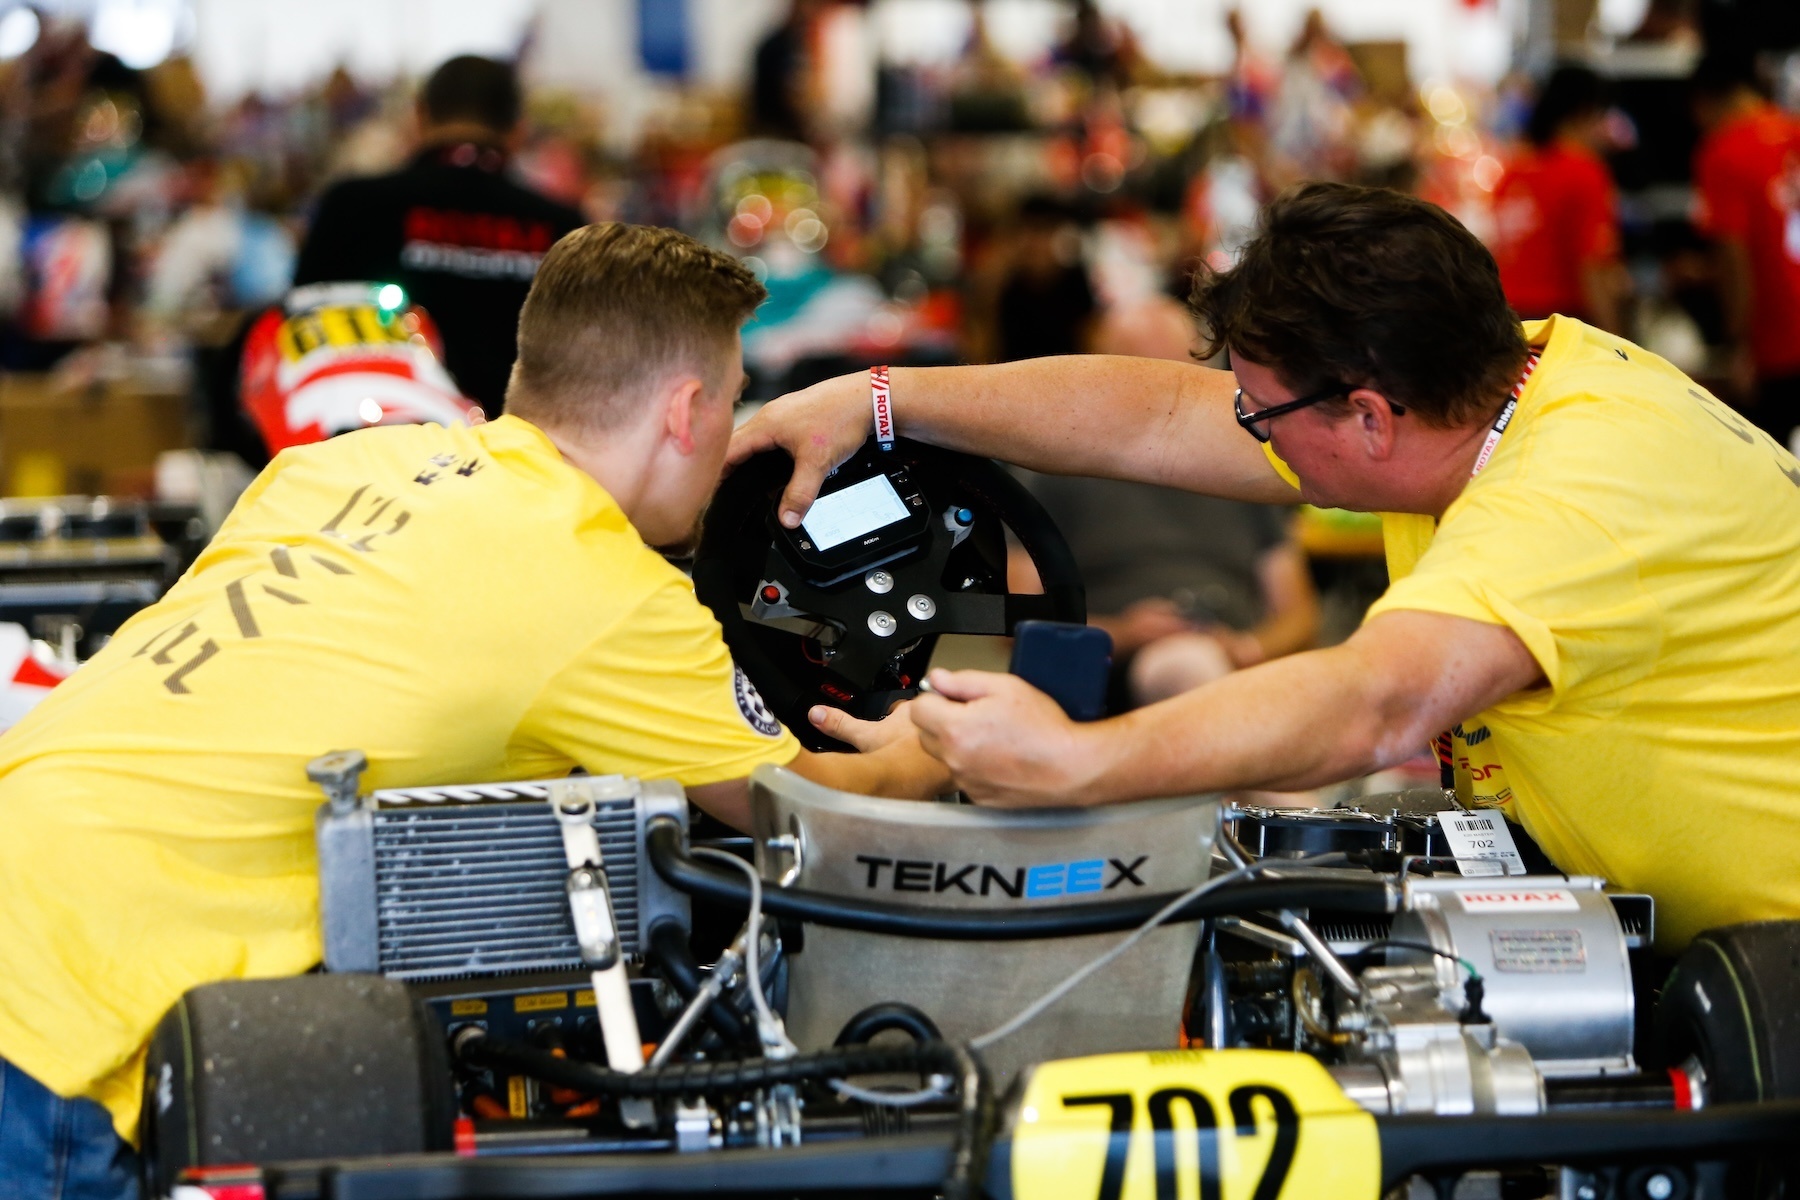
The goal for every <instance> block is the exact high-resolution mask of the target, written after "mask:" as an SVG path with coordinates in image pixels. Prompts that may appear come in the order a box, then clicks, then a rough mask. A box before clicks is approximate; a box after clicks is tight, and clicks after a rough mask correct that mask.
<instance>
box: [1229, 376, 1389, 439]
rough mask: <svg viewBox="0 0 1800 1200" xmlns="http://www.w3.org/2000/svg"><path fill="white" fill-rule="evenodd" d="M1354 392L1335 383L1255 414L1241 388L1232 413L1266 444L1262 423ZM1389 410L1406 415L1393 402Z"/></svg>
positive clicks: (1232, 405)
mask: <svg viewBox="0 0 1800 1200" xmlns="http://www.w3.org/2000/svg"><path fill="white" fill-rule="evenodd" d="M1352 390H1353V389H1352V388H1351V387H1349V386H1348V385H1346V384H1342V383H1334V384H1332V385H1331V386H1330V387H1328V388H1326V389H1325V390H1324V391H1319V392H1314V393H1313V394H1312V395H1310V396H1302V397H1300V398H1299V399H1298V400H1290V401H1288V402H1287V403H1286V404H1277V405H1276V406H1275V407H1273V408H1259V409H1257V410H1256V411H1255V412H1245V411H1244V389H1243V388H1239V389H1238V390H1237V397H1236V399H1234V400H1233V401H1232V404H1231V407H1232V411H1234V412H1235V413H1237V423H1238V424H1239V425H1240V426H1242V427H1243V430H1244V432H1245V433H1248V434H1249V435H1250V436H1251V437H1253V438H1255V439H1256V440H1257V441H1259V442H1266V441H1268V440H1269V431H1268V430H1267V429H1264V428H1263V427H1262V422H1264V421H1273V420H1274V419H1275V418H1276V417H1283V416H1286V415H1287V414H1288V413H1291V412H1299V411H1300V410H1301V409H1303V408H1309V407H1311V406H1312V405H1314V404H1319V403H1322V402H1323V401H1326V400H1335V399H1337V398H1338V397H1339V396H1347V395H1349V394H1350V392H1351V391H1352ZM1388 408H1389V409H1390V410H1391V411H1392V412H1393V414H1394V415H1395V416H1396V417H1401V416H1405V415H1406V409H1404V408H1403V407H1401V406H1400V405H1398V404H1395V403H1394V402H1393V401H1392V400H1390V401H1388Z"/></svg>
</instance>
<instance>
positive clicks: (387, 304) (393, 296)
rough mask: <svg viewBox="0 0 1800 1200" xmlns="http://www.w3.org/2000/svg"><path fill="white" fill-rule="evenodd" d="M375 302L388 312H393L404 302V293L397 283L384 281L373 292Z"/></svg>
mask: <svg viewBox="0 0 1800 1200" xmlns="http://www.w3.org/2000/svg"><path fill="white" fill-rule="evenodd" d="M375 303H377V304H379V305H380V306H381V307H382V308H383V309H385V310H386V311H388V312H393V311H394V310H395V309H397V308H401V307H403V306H404V305H405V304H406V293H405V291H403V290H402V289H401V287H400V285H399V284H397V283H386V284H383V285H382V286H381V290H380V291H378V292H376V293H375Z"/></svg>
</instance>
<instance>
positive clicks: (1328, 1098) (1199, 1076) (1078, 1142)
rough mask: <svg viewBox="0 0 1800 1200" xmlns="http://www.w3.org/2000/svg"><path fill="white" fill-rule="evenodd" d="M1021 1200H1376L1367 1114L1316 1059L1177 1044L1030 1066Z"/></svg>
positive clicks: (1022, 1113)
mask: <svg viewBox="0 0 1800 1200" xmlns="http://www.w3.org/2000/svg"><path fill="white" fill-rule="evenodd" d="M1012 1185H1013V1195H1014V1197H1015V1198H1016V1200H1281V1198H1282V1197H1285V1198H1286V1200H1302V1198H1311V1197H1320V1196H1331V1197H1334V1198H1342V1200H1375V1197H1377V1196H1379V1195H1380V1194H1381V1149H1380V1142H1379V1140H1378V1136H1377V1134H1376V1131H1375V1119H1374V1118H1373V1117H1371V1116H1370V1115H1369V1114H1368V1113H1367V1112H1365V1111H1363V1110H1362V1109H1361V1108H1360V1107H1358V1106H1357V1105H1356V1103H1355V1102H1354V1101H1352V1100H1350V1099H1349V1098H1348V1097H1347V1096H1345V1095H1344V1093H1343V1090H1342V1089H1340V1088H1339V1087H1338V1085H1337V1083H1336V1082H1335V1081H1334V1080H1333V1079H1332V1078H1331V1076H1330V1074H1329V1073H1327V1072H1326V1070H1325V1068H1324V1067H1322V1066H1320V1065H1319V1063H1318V1062H1316V1061H1315V1060H1313V1059H1311V1058H1308V1057H1306V1056H1305V1055H1301V1054H1289V1053H1286V1052H1283V1051H1279V1050H1172V1051H1166V1052H1154V1053H1148V1054H1106V1055H1100V1056H1097V1057H1094V1058H1076V1059H1067V1060H1064V1061H1061V1062H1050V1063H1045V1064H1043V1065H1042V1066H1040V1067H1038V1068H1036V1069H1035V1070H1034V1071H1033V1072H1032V1075H1031V1079H1030V1082H1029V1083H1028V1084H1027V1086H1026V1089H1025V1095H1024V1097H1023V1100H1022V1101H1021V1105H1020V1109H1019V1116H1018V1121H1017V1124H1016V1125H1015V1128H1014V1132H1013V1146H1012Z"/></svg>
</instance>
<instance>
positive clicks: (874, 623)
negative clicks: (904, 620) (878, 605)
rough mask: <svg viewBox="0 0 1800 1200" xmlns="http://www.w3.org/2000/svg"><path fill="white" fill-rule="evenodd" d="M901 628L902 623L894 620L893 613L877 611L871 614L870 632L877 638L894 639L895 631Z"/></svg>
mask: <svg viewBox="0 0 1800 1200" xmlns="http://www.w3.org/2000/svg"><path fill="white" fill-rule="evenodd" d="M899 627H900V623H899V622H898V621H896V620H894V617H893V614H892V613H884V612H882V611H881V610H880V609H876V610H875V611H874V612H872V613H870V614H869V632H870V633H872V634H874V635H875V636H876V637H893V636H894V630H896V629H898V628H899Z"/></svg>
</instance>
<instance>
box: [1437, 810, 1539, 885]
mask: <svg viewBox="0 0 1800 1200" xmlns="http://www.w3.org/2000/svg"><path fill="white" fill-rule="evenodd" d="M1438 828H1439V829H1442V830H1443V831H1444V840H1445V841H1446V842H1448V843H1449V844H1450V853H1451V854H1452V855H1453V856H1455V858H1456V866H1457V869H1458V870H1460V871H1461V872H1462V873H1463V874H1464V875H1523V874H1525V860H1524V859H1523V858H1521V857H1520V856H1519V846H1518V843H1516V842H1514V841H1513V835H1512V830H1510V829H1508V828H1507V827H1506V818H1505V817H1503V816H1501V815H1500V814H1499V813H1497V812H1441V813H1439V814H1438Z"/></svg>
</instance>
